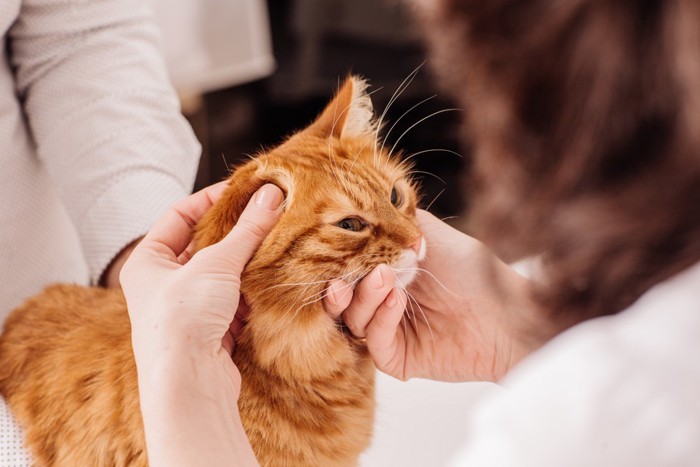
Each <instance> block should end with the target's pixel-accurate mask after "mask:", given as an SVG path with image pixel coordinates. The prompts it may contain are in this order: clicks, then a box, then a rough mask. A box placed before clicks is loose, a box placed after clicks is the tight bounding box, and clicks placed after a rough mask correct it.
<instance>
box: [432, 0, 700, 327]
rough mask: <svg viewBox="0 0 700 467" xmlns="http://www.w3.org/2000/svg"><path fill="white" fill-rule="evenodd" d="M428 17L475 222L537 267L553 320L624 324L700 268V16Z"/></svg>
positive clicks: (597, 1)
mask: <svg viewBox="0 0 700 467" xmlns="http://www.w3.org/2000/svg"><path fill="white" fill-rule="evenodd" d="M425 3H426V4H427V3H429V2H425ZM432 5H433V6H432V7H430V8H426V11H425V12H423V13H424V16H425V21H424V22H423V23H424V25H425V26H427V36H428V38H429V43H430V48H431V51H432V54H433V60H434V62H435V63H434V64H435V65H436V67H435V68H437V71H438V74H440V76H441V78H442V81H443V83H445V84H446V86H447V88H448V89H450V90H451V91H452V92H453V94H454V95H455V96H456V98H457V99H458V100H459V101H460V102H461V103H462V105H464V106H465V107H466V108H467V111H468V112H467V113H468V117H467V121H466V126H465V136H466V139H467V140H468V141H469V143H470V145H471V146H472V147H473V148H474V151H473V157H474V167H473V177H474V182H475V186H476V198H475V200H474V201H473V203H472V205H473V206H474V212H473V215H474V219H475V220H476V224H477V225H478V226H479V227H478V229H479V231H481V232H483V234H484V235H485V240H487V242H488V243H490V244H491V245H493V246H494V247H495V248H496V250H497V251H498V250H499V249H503V248H505V247H507V248H508V249H513V248H515V250H516V251H517V252H518V253H519V254H521V255H525V254H541V255H542V258H543V262H544V273H545V285H543V290H540V291H539V292H540V296H541V298H542V299H543V300H544V303H545V304H546V306H547V307H549V308H550V309H552V310H554V311H559V312H563V313H575V314H576V315H575V316H577V317H578V319H584V318H587V317H592V316H597V315H603V314H611V313H615V312H618V311H620V310H621V309H623V308H625V307H627V306H629V305H630V304H631V303H632V302H634V301H635V300H636V299H637V298H638V297H639V296H640V295H641V294H643V293H644V292H645V291H646V290H648V289H649V288H650V287H651V286H652V285H654V284H656V283H658V282H660V281H662V280H664V279H666V278H668V277H669V276H671V275H673V274H674V273H676V272H678V271H680V270H682V269H684V268H686V267H688V266H689V265H691V264H692V263H694V262H697V261H698V260H700V26H698V25H700V2H699V1H694V0H665V1H662V0H658V1H649V2H640V1H637V0H615V1H610V0H569V1H566V2H553V1H551V0H532V1H514V0H488V1H483V0H474V1H467V0H462V1H459V0H442V1H436V2H433V3H432Z"/></svg>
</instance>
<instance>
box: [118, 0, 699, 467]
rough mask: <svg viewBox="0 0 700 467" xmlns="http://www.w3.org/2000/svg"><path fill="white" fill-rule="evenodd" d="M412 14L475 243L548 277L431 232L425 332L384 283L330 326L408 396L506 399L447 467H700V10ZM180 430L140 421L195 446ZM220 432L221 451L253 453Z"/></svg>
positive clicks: (424, 284) (448, 234)
mask: <svg viewBox="0 0 700 467" xmlns="http://www.w3.org/2000/svg"><path fill="white" fill-rule="evenodd" d="M419 4H420V7H419V8H418V10H419V14H420V15H421V16H422V17H423V18H424V21H423V24H424V26H425V29H426V31H427V36H428V39H429V43H430V46H431V50H432V54H433V57H434V60H435V63H434V65H435V68H436V70H437V73H438V75H440V76H441V78H442V80H443V82H444V83H445V86H446V88H447V89H449V90H450V91H451V92H452V93H453V94H454V96H455V97H456V98H457V99H458V100H459V102H461V103H462V104H463V106H464V107H465V108H466V109H467V111H468V118H467V120H466V122H465V128H464V136H465V139H466V140H468V141H469V143H470V145H471V147H473V150H474V151H473V155H474V168H473V170H474V173H473V175H474V185H475V186H476V187H477V188H478V196H477V197H475V198H474V201H473V203H472V204H473V205H474V206H475V208H476V212H475V214H474V216H475V220H476V222H475V225H477V226H478V228H479V230H480V232H481V236H482V238H483V239H484V241H485V243H487V244H488V245H490V247H491V248H492V249H493V251H496V252H500V251H504V250H506V249H507V250H508V251H509V252H511V253H515V254H516V255H518V256H520V257H528V256H532V257H535V258H536V260H535V261H536V263H537V268H535V269H534V271H533V273H532V275H531V277H530V278H525V277H523V276H521V275H519V274H518V273H517V272H516V271H515V270H514V269H513V268H511V267H509V266H508V265H506V264H505V263H503V262H501V261H500V260H499V259H498V258H497V256H496V255H495V254H494V253H492V252H491V251H492V250H490V249H489V248H487V247H486V246H485V244H484V243H480V242H479V241H477V240H474V239H473V238H470V237H468V236H466V235H464V234H462V233H460V232H457V231H456V230H453V229H451V228H450V227H448V226H447V225H446V224H444V223H442V222H441V221H439V220H437V219H436V218H434V217H432V216H431V215H430V214H428V213H425V212H421V213H419V215H420V223H421V230H422V231H423V233H424V235H425V238H426V240H427V244H428V250H427V257H426V260H425V262H424V263H423V264H422V267H423V268H424V269H425V273H424V274H422V275H420V276H419V277H418V278H417V279H416V281H415V282H414V283H412V284H411V286H410V287H409V292H410V293H411V295H412V297H413V299H414V300H415V301H416V302H417V303H418V304H419V305H420V306H421V308H422V310H423V312H424V313H425V316H426V318H427V320H426V321H427V322H429V323H430V328H428V326H427V324H425V322H422V321H421V320H412V321H410V325H409V326H407V327H406V328H404V327H403V326H402V325H401V324H400V323H401V318H402V316H403V314H404V311H405V303H406V296H405V294H404V292H403V291H402V290H399V289H396V288H394V278H393V277H392V276H391V274H385V273H386V270H385V269H384V268H383V267H380V268H381V269H380V270H379V271H378V272H377V274H378V275H379V276H381V281H380V282H379V283H380V285H381V287H376V285H377V282H376V281H374V280H373V279H376V276H377V274H374V273H372V274H370V275H369V277H368V278H367V279H365V280H364V281H363V282H361V283H360V284H359V285H358V286H357V287H356V289H355V291H354V294H353V296H352V297H349V296H344V295H343V294H342V293H340V290H341V288H342V287H343V286H344V284H342V283H334V284H331V285H330V289H329V294H328V299H327V301H326V306H327V309H328V311H329V313H331V314H334V315H340V314H342V317H343V319H344V320H345V322H346V323H347V325H348V327H349V329H350V330H351V331H352V332H353V333H354V334H355V335H356V336H358V337H361V338H366V342H367V346H368V348H369V351H370V354H371V355H372V357H373V358H374V360H375V363H376V364H377V366H378V367H379V368H380V369H381V370H382V371H384V372H386V373H388V374H390V375H393V376H396V377H397V378H400V379H409V378H413V377H423V378H431V379H437V380H446V381H475V380H488V381H499V382H500V383H501V384H503V385H504V386H505V387H506V388H507V391H505V392H504V393H503V394H502V395H501V396H500V397H495V398H492V399H490V401H488V402H486V403H484V404H483V405H482V407H481V408H480V409H479V411H478V413H477V414H475V417H474V419H473V423H474V426H475V430H474V433H475V434H474V436H473V437H472V438H471V439H469V440H465V443H464V446H463V447H462V450H461V454H460V456H459V457H458V458H455V459H454V464H455V465H478V466H483V465H499V466H501V465H527V466H541V465H557V466H558V465H566V466H569V465H597V466H598V465H611V466H612V465H615V466H617V465H634V466H641V465H664V466H667V465H678V466H681V465H695V464H698V463H700V446H698V444H697V440H698V439H700V399H698V397H697V394H698V392H700V366H699V365H697V364H696V363H695V362H694V359H693V356H695V355H699V354H700V339H698V333H699V330H700V313H699V311H700V132H698V128H700V59H698V57H700V28H698V27H697V25H698V24H700V1H697V0H668V1H664V2H660V1H659V2H639V1H632V0H621V1H615V2H610V1H605V0H573V1H569V2H551V1H545V0H534V1H529V2H518V1H514V0H492V1H488V2H483V1H481V2H479V1H469V0H462V1H459V0H442V1H438V2H419ZM259 222H260V223H261V224H265V222H266V221H265V222H263V220H259ZM265 225H267V224H265ZM145 253H147V252H137V256H136V258H139V257H142V255H145ZM133 274H135V272H133ZM131 281H132V282H133V283H134V284H138V280H134V278H133V277H132V278H131ZM133 288H134V289H137V288H138V287H137V286H134V287H133ZM125 292H126V294H127V297H128V296H129V294H130V293H137V292H138V291H137V290H130V287H126V288H125ZM346 295H349V294H346ZM163 306H165V307H166V308H167V304H163ZM234 309H235V306H234V304H232V310H234ZM130 312H132V313H134V312H136V313H148V312H149V310H130ZM232 314H233V311H232ZM140 335H141V336H142V338H143V339H146V336H147V335H148V333H147V332H144V333H142V334H140ZM171 337H172V338H173V339H175V340H177V339H182V340H183V341H184V339H185V337H186V336H171ZM137 358H138V357H137ZM159 358H160V359H162V360H163V361H168V359H169V358H170V357H169V356H167V355H165V356H159ZM171 359H172V361H175V362H177V361H178V360H177V359H174V358H171ZM168 371H170V372H171V373H172V374H177V373H178V371H180V370H179V369H178V367H177V365H172V366H171V367H170V368H169V370H168ZM173 379H176V378H173ZM157 389H160V390H162V388H157V387H153V388H142V391H148V390H157ZM168 391H170V392H174V393H177V394H178V395H179V396H178V397H182V394H187V393H188V391H192V388H190V387H188V386H187V385H183V386H182V387H180V388H177V387H171V388H168ZM236 396H237V395H236V394H234V395H231V396H230V397H232V398H233V397H236ZM230 402H231V401H230V400H229V401H228V403H230ZM220 403H221V404H222V405H223V404H224V401H221V402H220ZM161 409H163V407H161ZM171 413H176V406H175V405H173V407H172V410H170V411H169V410H161V411H160V412H159V414H158V416H156V415H153V416H151V417H148V416H146V417H145V418H144V422H145V423H146V424H149V423H151V424H155V425H158V424H163V423H166V422H168V421H169V420H171V421H175V422H177V423H180V425H181V426H182V430H183V432H184V430H185V429H186V423H185V421H183V420H182V419H180V420H176V417H175V416H174V415H171ZM145 415H148V414H145ZM465 417H466V414H465ZM169 426H170V429H171V430H176V431H177V428H176V427H175V428H173V427H174V425H169ZM228 430H229V432H227V433H220V432H217V433H211V435H212V436H216V437H220V439H236V440H245V435H244V433H243V429H242V427H241V426H238V425H236V426H229V427H228ZM163 443H165V441H163ZM223 445H224V444H223V443H222V446H223ZM243 446H245V442H244V441H243ZM154 448H157V447H154ZM149 449H151V447H150V446H149ZM241 452H242V453H244V454H246V453H247V451H246V449H243V448H241ZM229 459H230V457H229ZM248 462H249V463H254V462H253V461H251V460H250V459H248ZM241 464H243V461H241ZM222 465H223V464H222ZM245 465H249V464H245Z"/></svg>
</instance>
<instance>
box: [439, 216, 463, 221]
mask: <svg viewBox="0 0 700 467" xmlns="http://www.w3.org/2000/svg"><path fill="white" fill-rule="evenodd" d="M452 219H459V216H447V217H443V218H442V219H440V220H441V221H443V222H445V221H449V220H452Z"/></svg>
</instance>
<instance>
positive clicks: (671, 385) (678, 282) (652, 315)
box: [451, 264, 700, 467]
mask: <svg viewBox="0 0 700 467" xmlns="http://www.w3.org/2000/svg"><path fill="white" fill-rule="evenodd" d="M699 357H700V264H697V265H695V266H693V267H691V268H689V269H688V270H686V271H684V272H682V273H681V274H679V275H677V276H676V277H673V278H671V279H670V280H668V281H666V282H664V283H661V284H658V285H657V286H655V287H654V288H652V289H651V290H650V291H649V292H647V293H646V294H645V295H644V296H642V297H641V298H640V299H639V300H638V301H637V302H636V303H635V304H634V305H632V306H631V307H630V308H628V309H627V310H625V311H623V312H621V313H619V314H617V315H614V316H609V317H604V318H598V319H595V320H590V321H587V322H585V323H582V324H580V325H578V326H575V327H574V328H572V329H570V330H569V331H566V332H564V333H562V334H561V335H559V336H558V337H557V338H555V339H554V340H552V341H551V342H550V343H548V344H547V345H546V346H545V347H543V348H542V349H541V350H540V351H538V352H536V353H535V354H533V355H531V356H530V357H529V358H527V359H526V360H525V361H523V362H522V363H521V364H520V365H518V366H517V367H516V368H514V369H513V370H512V371H511V372H510V374H509V375H508V376H507V377H506V379H504V380H503V386H504V387H505V388H506V390H505V391H503V392H500V393H498V394H495V395H494V396H493V397H492V398H490V399H489V400H487V401H484V402H483V403H482V404H481V405H480V407H479V409H478V411H477V412H476V413H475V414H474V416H473V418H472V419H471V421H470V425H471V429H470V433H471V437H470V438H469V439H467V440H465V443H464V447H463V449H462V452H461V453H460V454H459V455H458V456H456V457H455V459H454V461H453V462H452V463H451V465H453V466H533V467H534V466H537V467H540V466H567V467H575V466H599V467H600V466H616V467H617V466H634V467H644V466H664V467H672V466H678V467H681V466H683V467H685V466H691V465H700V361H699Z"/></svg>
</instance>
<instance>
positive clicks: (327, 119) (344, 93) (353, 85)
mask: <svg viewBox="0 0 700 467" xmlns="http://www.w3.org/2000/svg"><path fill="white" fill-rule="evenodd" d="M367 87H368V85H367V82H366V81H365V80H364V79H362V78H360V77H359V76H353V75H350V76H348V78H347V79H346V80H345V82H344V83H343V85H342V86H341V87H340V89H339V90H338V93H337V94H336V95H335V97H334V98H333V100H331V102H330V103H329V104H328V105H327V106H326V108H325V109H324V110H323V112H321V115H319V116H318V118H317V119H316V120H315V121H314V122H313V123H312V124H311V125H310V126H309V127H308V128H307V129H306V132H309V133H312V134H314V135H315V136H318V137H321V138H333V137H335V138H344V137H356V138H358V137H359V138H361V137H371V138H374V137H375V134H376V130H377V123H376V121H375V118H374V110H373V108H372V99H370V96H369V93H368V92H367Z"/></svg>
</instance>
